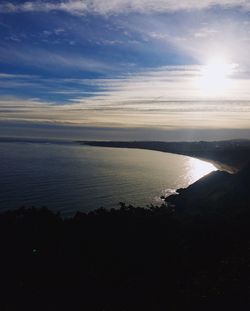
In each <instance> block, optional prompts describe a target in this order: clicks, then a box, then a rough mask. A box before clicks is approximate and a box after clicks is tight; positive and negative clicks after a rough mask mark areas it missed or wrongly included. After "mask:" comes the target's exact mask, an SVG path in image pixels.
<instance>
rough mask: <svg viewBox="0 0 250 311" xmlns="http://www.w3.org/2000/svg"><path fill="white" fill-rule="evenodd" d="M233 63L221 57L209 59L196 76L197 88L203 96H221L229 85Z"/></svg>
mask: <svg viewBox="0 0 250 311" xmlns="http://www.w3.org/2000/svg"><path fill="white" fill-rule="evenodd" d="M234 68H235V65H234V64H229V63H227V62H226V61H225V60H224V59H223V58H215V59H212V60H210V61H209V62H208V63H207V65H205V66H204V67H203V68H202V69H201V71H200V76H199V78H198V81H197V82H198V88H199V89H200V91H201V94H202V95H203V96H208V97H210V96H223V95H226V93H227V91H228V90H229V89H230V87H231V79H230V76H231V75H232V73H233V71H234Z"/></svg>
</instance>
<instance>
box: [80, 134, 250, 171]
mask: <svg viewBox="0 0 250 311" xmlns="http://www.w3.org/2000/svg"><path fill="white" fill-rule="evenodd" d="M77 143H79V144H82V145H88V146H94V147H109V148H128V149H145V150H152V151H160V152H164V153H171V154H179V155H183V156H189V157H192V158H196V159H199V160H202V161H206V162H209V163H211V164H213V165H214V166H215V167H216V168H217V169H218V170H221V171H226V172H228V173H230V174H235V173H237V172H239V171H240V170H241V169H242V168H243V167H244V166H245V165H246V164H247V163H248V159H249V158H250V141H248V140H233V141H221V142H155V141H154V142H150V141H148V142H147V141H127V142H125V141H123V142H121V141H77Z"/></svg>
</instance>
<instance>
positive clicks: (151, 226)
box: [0, 166, 250, 311]
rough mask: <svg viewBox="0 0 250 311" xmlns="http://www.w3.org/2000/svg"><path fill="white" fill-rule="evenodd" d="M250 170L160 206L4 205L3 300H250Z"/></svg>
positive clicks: (136, 305) (38, 305)
mask: <svg viewBox="0 0 250 311" xmlns="http://www.w3.org/2000/svg"><path fill="white" fill-rule="evenodd" d="M249 173H250V167H249V166H246V167H245V168H244V170H242V171H240V172H239V173H237V174H235V175H230V174H228V173H225V172H215V173H211V174H210V175H208V176H206V177H204V178H203V179H202V180H200V181H199V182H197V183H196V184H194V185H192V186H190V187H189V188H187V189H186V190H179V192H180V195H179V196H174V197H169V198H168V199H167V200H168V204H167V205H164V206H162V207H160V208H156V207H155V208H154V207H151V208H134V207H131V206H130V207H127V206H125V205H123V204H121V207H120V209H119V210H114V209H112V210H110V211H106V210H103V209H100V210H97V211H96V212H92V213H90V214H82V213H78V214H76V215H75V217H74V218H71V219H62V218H61V217H60V215H55V214H53V213H51V212H50V211H49V210H47V209H24V208H23V209H20V210H17V211H12V212H6V213H4V214H1V215H0V249H1V256H0V310H87V311H88V310H93V311H124V310H131V311H135V310H136V311H138V310H152V311H160V310H173V311H175V310H209V311H210V310H220V311H221V310H239V311H241V310H242V311H243V310H244V311H245V310H249V308H250V282H249V281H250V279H249V277H250V275H249V274H250V273H249V272H250V191H249V190H250V181H249Z"/></svg>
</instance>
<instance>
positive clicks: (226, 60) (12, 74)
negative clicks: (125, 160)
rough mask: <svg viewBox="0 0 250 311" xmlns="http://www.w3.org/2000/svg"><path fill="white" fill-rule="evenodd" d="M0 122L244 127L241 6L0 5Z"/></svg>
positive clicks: (100, 1) (245, 23)
mask: <svg viewBox="0 0 250 311" xmlns="http://www.w3.org/2000/svg"><path fill="white" fill-rule="evenodd" d="M0 36H1V43H0V129H1V123H2V124H6V122H8V124H11V123H13V124H14V123H18V122H19V123H22V124H26V123H29V124H31V123H32V124H49V125H51V124H52V125H71V126H77V127H79V126H88V127H89V126H94V127H104V128H105V127H107V128H110V127H111V128H112V127H113V128H115V127H127V128H136V127H139V128H140V127H141V128H158V129H170V130H173V129H176V130H180V129H196V130H199V129H202V130H204V129H211V130H215V129H223V130H224V129H228V130H232V129H235V130H243V129H249V128H250V57H249V50H250V1H249V0H202V1H197V0H183V1H182V0H180V1H176V0H109V1H107V0H105V1H104V0H64V1H52V0H50V1H49V0H47V1H46V0H45V1H20V0H13V1H1V2H0Z"/></svg>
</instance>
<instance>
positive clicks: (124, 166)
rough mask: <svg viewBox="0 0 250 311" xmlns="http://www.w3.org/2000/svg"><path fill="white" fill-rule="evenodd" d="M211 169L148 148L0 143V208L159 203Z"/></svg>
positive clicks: (63, 209) (66, 212)
mask: <svg viewBox="0 0 250 311" xmlns="http://www.w3.org/2000/svg"><path fill="white" fill-rule="evenodd" d="M213 170H215V167H214V166H213V165H212V164H210V163H207V162H204V161H200V160H198V159H194V158H190V157H186V156H181V155H174V154H168V153H162V152H157V151H150V150H137V149H119V148H117V149H116V148H102V147H89V146H83V145H79V144H77V143H71V142H57V141H54V142H49V141H43V142H39V141H35V140H34V141H28V140H27V141H15V140H13V141H9V142H5V141H2V142H0V172H1V179H0V211H3V210H6V209H15V208H19V207H21V206H26V207H32V206H34V207H42V206H46V207H48V208H49V209H51V210H53V211H55V212H60V213H61V214H62V215H63V216H66V217H67V216H72V215H74V214H75V213H76V212H77V211H82V212H89V211H93V210H95V209H97V208H99V207H104V208H116V207H118V206H119V202H124V203H126V204H132V205H134V206H147V205H150V204H154V205H160V204H161V203H162V200H161V199H160V197H161V196H162V195H164V196H165V195H169V194H171V193H174V192H175V190H176V189H178V188H182V187H187V186H188V185H190V184H192V183H193V182H195V181H196V180H198V179H199V178H201V177H202V176H204V175H206V174H207V173H209V172H211V171H213Z"/></svg>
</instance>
